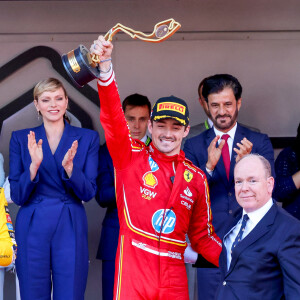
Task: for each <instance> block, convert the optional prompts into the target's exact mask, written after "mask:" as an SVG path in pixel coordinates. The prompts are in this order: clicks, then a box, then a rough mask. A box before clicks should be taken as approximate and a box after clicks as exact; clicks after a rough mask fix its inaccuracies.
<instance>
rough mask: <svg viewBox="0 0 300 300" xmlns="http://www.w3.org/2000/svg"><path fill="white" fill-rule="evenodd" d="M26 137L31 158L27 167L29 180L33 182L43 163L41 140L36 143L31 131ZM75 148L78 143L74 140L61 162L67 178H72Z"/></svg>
mask: <svg viewBox="0 0 300 300" xmlns="http://www.w3.org/2000/svg"><path fill="white" fill-rule="evenodd" d="M27 136H28V151H29V154H30V157H31V164H30V167H29V170H30V180H31V181H33V179H34V178H35V176H36V174H37V171H38V169H39V167H40V165H41V163H42V161H43V148H42V144H43V140H42V139H40V140H39V141H38V142H36V139H35V133H34V132H33V131H30V132H29V134H28V135H27ZM77 148H78V141H77V140H76V141H74V142H73V143H72V146H71V148H70V149H69V150H68V151H67V153H66V154H65V156H64V159H63V161H62V166H63V167H64V169H65V171H66V173H67V175H68V177H69V178H70V177H71V176H72V172H73V159H74V157H75V155H76V152H77Z"/></svg>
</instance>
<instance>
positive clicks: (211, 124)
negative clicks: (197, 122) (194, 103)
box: [207, 118, 214, 128]
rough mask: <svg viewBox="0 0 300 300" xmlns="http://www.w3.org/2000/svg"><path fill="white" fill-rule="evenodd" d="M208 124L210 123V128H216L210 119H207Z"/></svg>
mask: <svg viewBox="0 0 300 300" xmlns="http://www.w3.org/2000/svg"><path fill="white" fill-rule="evenodd" d="M207 123H208V125H209V127H210V128H212V127H213V126H214V123H213V121H212V120H211V119H210V118H207Z"/></svg>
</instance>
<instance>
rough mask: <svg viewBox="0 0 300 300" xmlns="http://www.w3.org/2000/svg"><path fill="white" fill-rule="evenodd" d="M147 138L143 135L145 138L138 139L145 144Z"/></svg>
mask: <svg viewBox="0 0 300 300" xmlns="http://www.w3.org/2000/svg"><path fill="white" fill-rule="evenodd" d="M147 137H148V136H147V134H145V136H144V137H143V138H142V139H140V141H141V142H143V143H144V144H145V143H146V141H147Z"/></svg>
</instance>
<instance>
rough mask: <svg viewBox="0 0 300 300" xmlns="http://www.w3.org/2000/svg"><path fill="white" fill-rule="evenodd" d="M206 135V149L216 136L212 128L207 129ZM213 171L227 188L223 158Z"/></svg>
mask: <svg viewBox="0 0 300 300" xmlns="http://www.w3.org/2000/svg"><path fill="white" fill-rule="evenodd" d="M206 133H207V139H206V142H207V145H206V146H207V149H208V147H209V145H210V143H211V141H212V140H213V139H214V138H215V137H216V134H215V132H214V129H213V127H212V128H210V129H208V130H207V131H206ZM215 171H216V172H218V173H219V174H220V177H221V178H222V180H223V182H224V185H225V186H228V180H227V175H226V171H225V166H224V161H223V157H222V155H221V157H220V159H219V161H218V163H217V165H216V168H215Z"/></svg>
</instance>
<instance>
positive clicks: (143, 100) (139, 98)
mask: <svg viewBox="0 0 300 300" xmlns="http://www.w3.org/2000/svg"><path fill="white" fill-rule="evenodd" d="M128 105H132V106H144V105H146V106H147V107H148V110H149V116H150V113H151V103H150V101H149V99H148V97H146V96H143V95H140V94H137V93H136V94H132V95H129V96H127V97H126V98H125V99H124V101H123V102H122V108H123V111H124V112H125V110H126V107H127V106H128Z"/></svg>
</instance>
